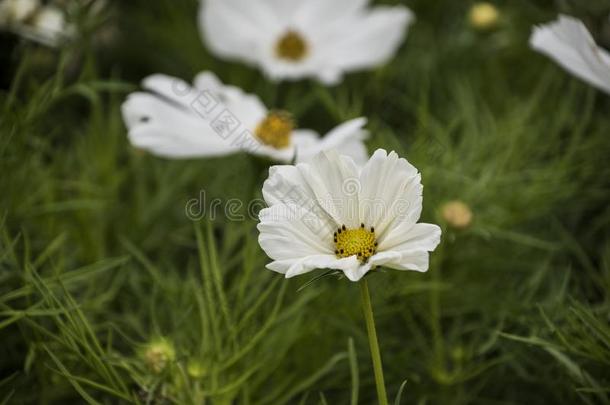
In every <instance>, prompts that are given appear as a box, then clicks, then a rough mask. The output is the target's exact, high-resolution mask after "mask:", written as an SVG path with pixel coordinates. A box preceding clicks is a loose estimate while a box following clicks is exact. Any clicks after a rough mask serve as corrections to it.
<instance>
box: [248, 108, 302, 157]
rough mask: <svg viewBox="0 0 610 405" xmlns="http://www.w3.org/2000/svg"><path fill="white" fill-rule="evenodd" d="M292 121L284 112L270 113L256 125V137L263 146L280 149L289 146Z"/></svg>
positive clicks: (292, 126)
mask: <svg viewBox="0 0 610 405" xmlns="http://www.w3.org/2000/svg"><path fill="white" fill-rule="evenodd" d="M293 129H294V120H293V119H292V117H291V116H290V114H288V113H287V112H285V111H272V112H270V113H269V114H267V116H266V117H265V119H264V120H262V121H261V122H260V124H258V126H257V127H256V130H255V134H256V137H257V138H258V139H259V140H260V141H261V142H262V143H264V144H265V145H270V146H273V147H274V148H276V149H282V148H286V147H288V146H290V135H291V134H292V130H293Z"/></svg>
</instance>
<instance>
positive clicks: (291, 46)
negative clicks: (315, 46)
mask: <svg viewBox="0 0 610 405" xmlns="http://www.w3.org/2000/svg"><path fill="white" fill-rule="evenodd" d="M307 51H308V49H307V42H305V39H304V38H303V37H302V36H301V34H299V33H298V32H296V31H292V30H289V31H286V33H285V34H284V35H283V36H282V37H281V38H280V39H279V40H278V41H277V44H276V45H275V53H276V55H277V56H278V57H279V58H281V59H286V60H287V61H290V62H298V61H300V60H302V59H303V58H305V56H306V55H307Z"/></svg>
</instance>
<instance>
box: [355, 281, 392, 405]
mask: <svg viewBox="0 0 610 405" xmlns="http://www.w3.org/2000/svg"><path fill="white" fill-rule="evenodd" d="M359 284H360V301H361V302H362V311H363V312H364V319H365V320H366V331H367V333H368V336H369V345H370V347H371V357H372V359H373V370H374V372H375V385H376V386H377V398H378V400H379V405H387V404H388V394H387V393H386V390H385V382H384V379H383V366H382V364H381V353H380V352H379V342H378V340H377V330H376V329H375V319H374V317H373V307H372V305H371V295H370V294H369V286H368V284H367V282H366V280H364V279H363V280H361V281H360V283H359Z"/></svg>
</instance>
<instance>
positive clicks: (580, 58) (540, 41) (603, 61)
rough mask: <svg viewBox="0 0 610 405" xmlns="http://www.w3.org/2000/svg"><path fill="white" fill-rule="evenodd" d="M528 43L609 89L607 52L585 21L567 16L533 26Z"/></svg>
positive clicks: (575, 73) (567, 68) (576, 73)
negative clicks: (596, 42)
mask: <svg viewBox="0 0 610 405" xmlns="http://www.w3.org/2000/svg"><path fill="white" fill-rule="evenodd" d="M530 45H531V46H532V47H533V48H534V49H536V50H537V51H539V52H541V53H543V54H545V55H547V56H549V57H550V58H552V59H553V60H555V61H556V62H557V63H559V64H560V65H561V66H562V67H563V68H565V69H566V70H568V71H569V72H571V73H572V74H574V75H576V76H577V77H579V78H581V79H582V80H585V81H586V82H588V83H589V84H591V85H593V86H595V87H597V88H599V89H601V90H603V91H605V92H607V93H610V54H609V53H608V52H607V51H605V50H604V49H602V48H600V47H599V46H597V45H596V44H595V41H594V40H593V37H592V36H591V34H590V33H589V31H588V30H587V28H586V27H585V25H584V24H583V23H582V22H581V21H579V20H577V19H575V18H573V17H568V16H563V15H562V16H560V17H559V19H558V20H557V21H554V22H552V23H550V24H545V25H542V26H539V27H535V28H534V32H533V33H532V36H531V37H530Z"/></svg>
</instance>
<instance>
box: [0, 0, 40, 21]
mask: <svg viewBox="0 0 610 405" xmlns="http://www.w3.org/2000/svg"><path fill="white" fill-rule="evenodd" d="M38 7H40V3H39V1H38V0H2V1H0V24H2V25H11V24H17V23H21V22H23V21H25V20H26V19H27V18H28V17H29V16H31V15H32V14H33V13H34V11H36V10H37V9H38Z"/></svg>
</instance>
